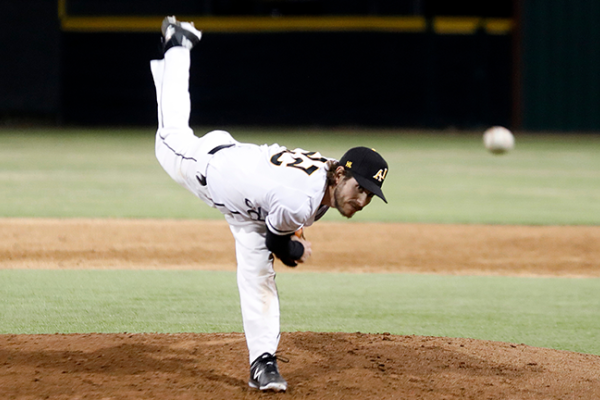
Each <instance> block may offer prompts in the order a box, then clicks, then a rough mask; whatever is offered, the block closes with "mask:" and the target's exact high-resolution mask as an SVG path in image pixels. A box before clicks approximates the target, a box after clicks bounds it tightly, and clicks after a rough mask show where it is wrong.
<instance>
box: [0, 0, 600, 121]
mask: <svg viewBox="0 0 600 400" xmlns="http://www.w3.org/2000/svg"><path fill="white" fill-rule="evenodd" d="M0 12H1V13H2V15H3V16H4V20H5V22H4V23H5V31H4V32H5V35H4V39H3V40H2V41H0V49H1V54H2V58H1V60H2V61H0V66H1V73H0V118H1V121H2V123H3V124H4V125H6V124H15V123H17V124H18V123H23V122H25V123H28V122H32V121H33V122H43V123H47V124H51V125H57V126H65V125H78V126H87V125H90V126H94V125H132V126H136V125H137V126H140V125H154V124H155V121H156V112H155V98H154V87H153V84H152V79H151V75H150V71H149V67H148V62H149V60H150V59H152V58H159V57H160V56H161V53H160V46H159V41H160V32H159V29H160V22H161V20H162V18H163V17H164V16H165V15H167V14H175V15H177V16H178V17H180V18H181V19H184V20H185V19H190V20H193V21H195V23H196V25H197V26H198V27H200V28H201V29H202V30H203V31H204V33H205V36H204V39H203V43H202V44H201V46H199V48H198V50H196V51H195V52H193V57H194V60H193V67H192V68H193V70H192V77H191V89H190V91H191V95H192V102H193V110H194V112H193V116H192V121H191V123H192V124H193V125H194V124H197V125H224V124H226V125H229V126H231V125H243V126H285V125H290V126H292V125H293V126H306V127H326V126H342V127H354V126H358V127H360V126H365V127H414V128H432V129H445V128H456V129H473V128H476V129H478V128H480V127H487V126H490V125H504V126H507V127H510V128H512V129H523V130H528V131H536V130H544V131H579V132H582V131H598V130H600V53H599V51H598V45H599V43H600V25H599V24H597V21H598V20H600V2H598V1H597V0H544V1H542V0H522V1H518V0H514V1H513V0H489V1H485V2H472V1H466V0H465V1H443V0H169V1H164V0H120V1H114V0H113V1H108V0H2V2H0Z"/></svg>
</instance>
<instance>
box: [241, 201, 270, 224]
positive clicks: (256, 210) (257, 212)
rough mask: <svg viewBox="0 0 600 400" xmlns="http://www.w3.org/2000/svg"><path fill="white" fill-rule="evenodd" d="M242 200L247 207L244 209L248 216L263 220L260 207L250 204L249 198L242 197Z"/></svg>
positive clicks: (255, 219)
mask: <svg viewBox="0 0 600 400" xmlns="http://www.w3.org/2000/svg"><path fill="white" fill-rule="evenodd" d="M244 202H245V203H246V206H247V207H248V210H246V212H247V213H248V216H249V217H250V218H251V219H252V220H254V221H264V220H265V217H263V215H262V214H263V210H262V208H261V207H255V206H254V204H252V202H251V201H250V200H249V199H244Z"/></svg>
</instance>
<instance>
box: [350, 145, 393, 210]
mask: <svg viewBox="0 0 600 400" xmlns="http://www.w3.org/2000/svg"><path fill="white" fill-rule="evenodd" d="M340 165H341V166H343V167H344V168H346V169H347V170H348V171H350V172H351V173H352V177H354V179H356V181H357V182H358V184H359V185H360V186H362V187H363V188H365V189H367V190H368V191H369V192H371V193H373V194H374V195H375V196H377V197H379V198H381V200H383V201H385V202H386V203H387V200H386V199H385V196H384V195H383V192H382V191H381V186H382V185H383V181H384V180H385V177H386V175H387V172H388V165H387V162H385V160H384V159H383V157H381V155H380V154H379V153H377V152H376V151H375V150H374V149H370V148H368V147H353V148H351V149H350V150H348V151H347V152H346V154H344V155H343V156H342V159H341V160H340Z"/></svg>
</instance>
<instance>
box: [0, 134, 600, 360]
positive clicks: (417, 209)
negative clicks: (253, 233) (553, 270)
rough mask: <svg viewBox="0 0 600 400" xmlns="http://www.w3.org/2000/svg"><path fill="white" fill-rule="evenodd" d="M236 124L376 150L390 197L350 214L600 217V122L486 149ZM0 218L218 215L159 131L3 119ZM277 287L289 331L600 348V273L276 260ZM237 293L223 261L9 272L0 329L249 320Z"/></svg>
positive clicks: (372, 217) (458, 140) (181, 326)
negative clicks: (7, 123) (162, 156)
mask: <svg viewBox="0 0 600 400" xmlns="http://www.w3.org/2000/svg"><path fill="white" fill-rule="evenodd" d="M231 131H232V133H233V134H234V136H236V138H237V139H238V140H241V141H250V142H255V143H273V142H278V143H280V144H283V145H286V146H288V147H296V146H298V147H302V148H305V149H309V150H318V151H321V152H322V153H323V154H324V155H326V156H331V157H340V156H341V154H342V153H343V152H344V150H345V149H346V148H348V147H351V146H354V145H367V146H371V147H375V148H376V149H378V150H379V151H380V152H381V153H383V154H384V156H385V157H386V158H387V159H388V162H389V164H390V173H389V175H388V179H387V181H386V183H385V186H384V190H385V192H386V196H387V197H388V200H389V204H388V205H384V204H383V203H381V202H379V201H378V200H377V199H376V200H374V204H373V205H371V206H369V207H368V208H367V209H366V210H365V211H364V212H362V213H361V214H362V215H360V216H358V217H357V218H356V220H357V221H386V222H427V223H429V222H434V223H438V222H440V223H476V224H484V223H485V224H553V225H556V224H565V225H572V224H584V225H598V224H600V136H598V135H587V136H583V135H578V136H575V135H574V136H569V135H522V136H520V135H517V147H516V149H515V150H514V151H513V152H511V153H509V154H506V155H504V156H493V155H491V154H489V153H487V152H486V151H485V150H484V149H483V146H482V143H481V135H480V134H474V133H465V134H457V133H444V132H437V133H433V132H429V133H428V132H424V133H420V134H417V133H415V132H408V133H403V132H389V131H374V132H366V131H343V130H335V131H331V132H330V131H326V132H320V131H291V130H289V131H285V132H275V131H268V132H258V131H256V132H253V131H248V130H245V131H243V132H238V131H237V130H235V129H231ZM0 217H60V218H70V217H94V218H106V217H110V218H119V217H125V218H221V216H220V214H219V213H218V212H216V211H215V210H211V209H209V208H208V207H206V206H204V205H203V204H201V203H200V202H199V201H198V200H197V199H196V198H194V197H193V196H192V195H191V194H189V193H187V192H186V191H185V190H184V189H182V188H180V187H179V186H177V185H176V184H175V183H173V182H171V180H170V178H169V177H168V176H167V175H166V174H165V173H164V172H163V171H162V169H161V168H160V166H159V165H158V163H157V162H156V160H155V159H154V155H153V129H151V128H149V129H147V130H141V129H140V130H110V131H106V130H91V131H85V132H80V131H77V130H67V131H58V130H6V129H5V130H4V131H0ZM326 219H327V220H329V221H338V220H341V217H338V216H336V215H335V213H329V214H328V216H327V217H326ZM0 224H1V219H0ZM278 285H279V288H280V296H281V301H282V329H283V330H285V331H297V330H312V331H346V332H354V331H362V332H391V333H395V334H417V335H433V336H451V337H472V338H478V339H489V340H499V341H508V342H517V343H525V344H529V345H534V346H542V347H550V348H556V349H565V350H572V351H580V352H585V353H592V354H600V344H599V343H598V340H597V332H598V331H599V329H600V279H568V278H535V279H534V278H508V277H469V276H463V277H459V276H433V275H405V274H361V275H352V274H311V273H295V274H286V273H282V274H280V275H279V276H278ZM238 301H239V300H238V294H237V289H236V285H235V275H234V274H233V273H227V272H207V271H100V270H96V271H94V270H81V271H42V270H39V271H36V270H0V304H1V306H0V333H54V332H124V331H127V332H184V331H185V332H217V331H241V316H240V311H239V304H238Z"/></svg>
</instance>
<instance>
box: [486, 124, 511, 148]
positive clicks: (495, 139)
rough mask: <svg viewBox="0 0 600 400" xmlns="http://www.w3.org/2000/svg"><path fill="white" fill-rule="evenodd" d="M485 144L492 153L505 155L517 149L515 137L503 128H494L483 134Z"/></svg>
mask: <svg viewBox="0 0 600 400" xmlns="http://www.w3.org/2000/svg"><path fill="white" fill-rule="evenodd" d="M483 144H484V146H485V148H486V149H488V150H489V151H490V152H492V153H494V154H503V153H506V152H507V151H509V150H512V149H513V148H514V147H515V137H514V136H513V134H512V132H511V131H509V130H508V129H506V128H504V127H502V126H492V127H491V128H489V129H487V130H486V131H485V132H484V133H483Z"/></svg>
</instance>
